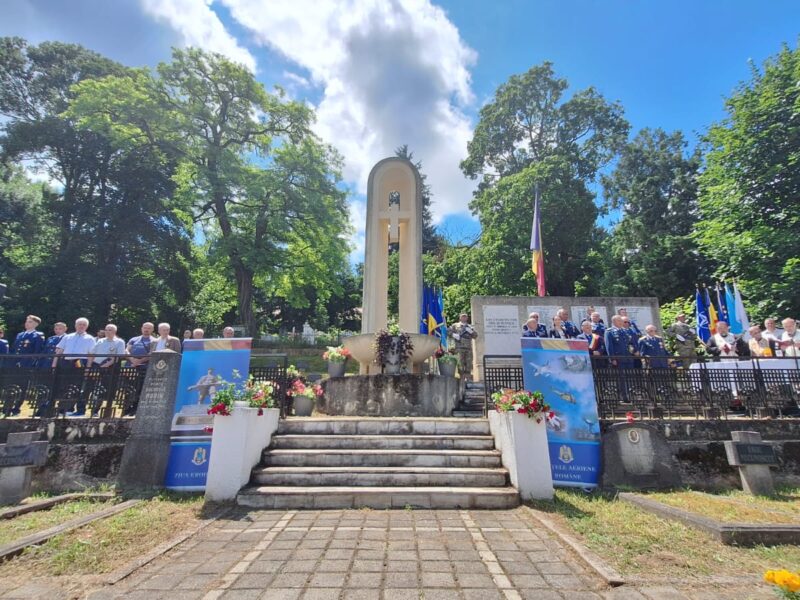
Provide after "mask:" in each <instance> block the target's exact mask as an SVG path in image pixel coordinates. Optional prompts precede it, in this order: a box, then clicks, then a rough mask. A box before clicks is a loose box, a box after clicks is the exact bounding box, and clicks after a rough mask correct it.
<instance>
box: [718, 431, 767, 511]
mask: <svg viewBox="0 0 800 600" xmlns="http://www.w3.org/2000/svg"><path fill="white" fill-rule="evenodd" d="M731 438H732V440H731V441H728V442H725V453H726V454H727V455H728V464H729V465H731V466H732V467H738V468H739V477H741V479H742V489H743V490H744V491H745V492H747V493H749V494H753V495H755V496H771V495H772V494H774V493H775V484H774V482H773V480H772V471H770V470H769V468H770V466H777V465H778V457H777V456H776V455H775V449H774V448H773V447H772V445H771V444H767V443H765V442H763V441H762V440H761V434H760V433H758V432H755V431H732V432H731Z"/></svg>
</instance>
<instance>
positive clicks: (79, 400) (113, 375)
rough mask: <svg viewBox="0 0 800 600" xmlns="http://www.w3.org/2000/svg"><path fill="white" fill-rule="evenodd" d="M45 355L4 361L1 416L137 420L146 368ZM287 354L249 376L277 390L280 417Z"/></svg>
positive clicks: (261, 360) (261, 363)
mask: <svg viewBox="0 0 800 600" xmlns="http://www.w3.org/2000/svg"><path fill="white" fill-rule="evenodd" d="M54 358H55V357H54V356H53V355H52V354H50V355H45V354H35V355H24V356H15V355H4V356H0V415H2V416H6V417H8V416H16V415H22V414H24V415H32V416H34V417H53V416H56V415H62V414H66V413H70V412H78V413H85V414H86V415H87V416H98V417H103V418H110V417H114V416H117V417H120V416H133V415H135V414H136V409H137V407H138V405H139V395H140V393H141V391H142V385H143V384H144V378H145V374H146V373H147V368H146V366H142V367H134V366H130V365H129V363H127V362H126V361H125V360H124V359H120V358H119V356H118V355H95V357H94V359H95V360H98V361H105V360H106V359H108V358H113V359H115V362H114V363H113V364H112V365H111V366H109V367H105V368H101V367H98V366H94V365H93V366H87V365H86V360H85V359H84V358H83V357H82V356H68V355H64V354H62V355H60V356H59V358H58V360H57V362H56V366H53V359H54ZM286 369H287V357H286V355H285V354H257V353H254V354H253V355H252V357H251V366H250V373H251V374H252V376H253V378H254V379H255V380H256V381H274V382H275V383H276V384H277V385H278V390H279V393H278V398H277V401H278V406H279V408H280V409H281V416H286V415H287V414H288V412H290V410H291V398H289V397H288V396H287V394H286V392H287V391H288V383H289V382H288V380H287V376H286Z"/></svg>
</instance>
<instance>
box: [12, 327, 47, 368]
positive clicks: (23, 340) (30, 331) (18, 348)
mask: <svg viewBox="0 0 800 600" xmlns="http://www.w3.org/2000/svg"><path fill="white" fill-rule="evenodd" d="M41 322H42V320H41V319H40V318H39V317H37V316H36V315H28V316H27V317H26V318H25V331H21V332H20V333H18V334H17V337H16V339H15V340H14V346H13V349H12V350H11V352H12V354H17V355H23V354H42V353H43V352H44V346H45V340H44V334H43V333H42V332H41V331H38V330H37V329H36V328H37V327H38V326H39V324H40V323H41ZM17 366H18V367H33V366H36V359H35V358H22V359H20V361H19V362H18V363H17Z"/></svg>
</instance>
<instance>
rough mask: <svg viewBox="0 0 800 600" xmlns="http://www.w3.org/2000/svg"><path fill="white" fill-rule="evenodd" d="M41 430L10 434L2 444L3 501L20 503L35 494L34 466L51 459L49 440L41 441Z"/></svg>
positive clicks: (0, 479)
mask: <svg viewBox="0 0 800 600" xmlns="http://www.w3.org/2000/svg"><path fill="white" fill-rule="evenodd" d="M41 436H42V432H41V431H26V432H23V433H9V434H8V438H7V440H6V443H5V444H0V504H16V503H17V502H19V501H20V500H24V499H25V498H27V497H28V496H30V495H31V476H32V469H33V468H34V467H41V466H42V465H44V464H45V462H47V442H39V441H37V440H38V439H39V438H40V437H41Z"/></svg>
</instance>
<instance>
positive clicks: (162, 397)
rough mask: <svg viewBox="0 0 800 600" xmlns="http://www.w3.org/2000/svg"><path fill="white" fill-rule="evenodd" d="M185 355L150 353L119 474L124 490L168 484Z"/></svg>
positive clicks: (160, 486)
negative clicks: (179, 376) (166, 474)
mask: <svg viewBox="0 0 800 600" xmlns="http://www.w3.org/2000/svg"><path fill="white" fill-rule="evenodd" d="M180 369H181V355H180V354H178V353H177V352H173V351H172V350H160V351H157V352H153V353H152V354H151V355H150V365H149V366H148V368H147V376H146V377H145V380H144V386H143V387H142V393H141V396H140V397H139V407H138V408H137V409H136V418H135V419H134V423H133V427H132V428H131V435H130V437H129V438H128V441H127V442H126V443H125V449H124V450H123V452H122V464H121V465H120V469H119V476H118V478H117V481H118V484H119V487H120V488H121V489H122V490H123V491H128V490H145V489H153V488H162V487H164V475H165V473H166V470H167V461H168V460H169V452H170V432H171V429H172V417H173V415H174V414H175V395H176V392H177V389H178V375H179V374H180Z"/></svg>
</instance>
